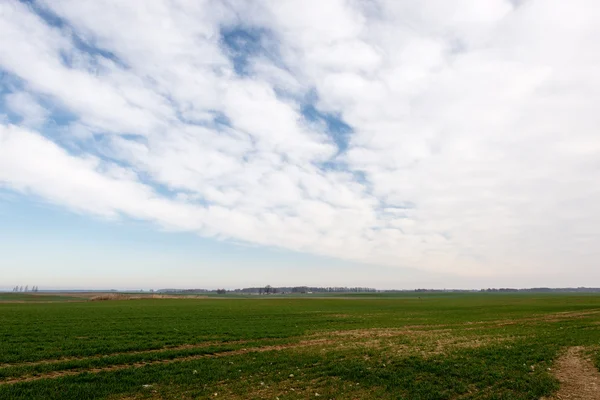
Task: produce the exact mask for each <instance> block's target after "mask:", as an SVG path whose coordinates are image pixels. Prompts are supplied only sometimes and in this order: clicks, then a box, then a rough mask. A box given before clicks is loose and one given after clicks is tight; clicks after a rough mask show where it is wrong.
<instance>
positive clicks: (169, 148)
mask: <svg viewBox="0 0 600 400" xmlns="http://www.w3.org/2000/svg"><path fill="white" fill-rule="evenodd" d="M40 7H45V8H47V9H48V10H50V11H51V12H52V13H56V15H58V16H59V17H60V18H62V19H64V21H65V22H66V25H64V26H62V27H57V26H52V25H50V24H49V23H48V21H45V20H44V19H43V18H41V17H39V16H38V15H36V14H35V13H34V12H33V10H32V9H31V8H30V7H28V6H26V5H24V4H21V3H17V2H4V3H3V4H1V5H0V68H2V69H3V70H5V71H6V72H8V73H10V74H11V75H12V76H15V77H16V78H18V79H19V80H20V81H21V82H22V83H23V87H24V88H25V89H20V90H21V91H19V92H18V93H13V94H8V95H6V96H5V104H7V105H8V107H9V108H10V110H12V111H13V112H14V113H17V114H20V115H22V116H23V122H21V123H19V124H20V126H14V125H8V124H5V125H4V126H3V127H2V131H1V134H0V138H2V141H1V142H0V184H3V185H4V186H7V187H10V188H12V189H13V190H17V191H26V192H31V193H34V194H36V195H38V196H42V197H43V198H46V199H48V200H49V201H52V202H55V203H58V204H62V205H64V206H67V207H69V208H71V209H74V210H77V211H79V212H89V213H93V214H97V215H102V216H107V217H116V216H118V215H121V214H123V215H128V216H131V217H134V218H140V219H144V220H150V221H154V222H156V223H157V224H158V225H160V226H162V227H165V228H168V229H180V230H189V231H193V232H197V233H199V234H201V235H212V236H219V237H223V238H227V239H233V240H241V241H245V242H249V243H255V244H260V245H267V246H279V247H284V248H289V249H294V250H298V251H302V252H310V253H315V254H323V255H328V256H333V257H337V258H342V259H348V260H355V261H364V262H367V263H371V264H381V265H388V266H405V267H415V268H421V269H424V270H429V271H443V272H452V273H460V274H463V275H472V276H475V275H485V276H511V275H514V276H518V275H519V274H521V273H527V274H531V273H535V272H538V271H539V272H541V271H547V272H548V273H553V274H560V273H564V274H567V273H568V272H567V271H572V270H573V268H575V269H576V270H577V271H580V272H585V271H586V269H589V268H593V267H594V262H595V260H596V259H597V256H598V252H597V250H596V247H594V243H595V241H597V240H598V239H600V230H598V228H597V227H598V226H600V225H599V223H600V189H599V188H598V185H597V184H596V182H597V181H598V178H600V163H598V161H597V160H598V159H599V158H598V157H599V156H600V145H599V143H600V137H599V135H598V133H597V127H598V126H599V122H600V120H599V119H598V113H597V111H596V110H595V105H596V104H598V103H597V101H598V100H599V97H600V72H598V71H600V69H599V68H598V67H600V55H598V53H597V52H596V51H594V50H595V43H597V41H598V39H600V28H599V26H600V25H598V24H597V22H598V21H599V20H600V7H599V6H597V5H596V4H595V3H594V2H591V1H576V2H569V3H565V2H558V1H550V2H542V1H536V0H531V1H528V2H525V3H523V4H521V5H519V7H516V6H515V5H514V4H513V3H512V2H509V1H504V0H488V1H477V2H474V1H466V0H465V1H459V2H451V3H449V2H447V1H442V0H440V1H433V2H427V3H422V2H421V3H415V2H408V1H384V0H382V1H370V2H357V1H341V0H340V1H327V2H315V3H314V4H308V3H306V2H302V4H300V3H299V2H295V1H255V2H219V1H212V0H211V1H209V0H206V1H202V2H196V1H189V2H187V1H183V0H182V1H166V0H165V1H153V2H139V3H138V2H134V1H131V2H125V3H124V2H110V1H104V2H81V1H71V0H60V1H58V0H56V1H51V2H41V3H40ZM224 26H226V27H228V28H233V27H236V26H237V27H239V28H240V29H248V28H253V29H255V30H257V31H258V32H261V33H260V34H262V35H267V36H268V40H267V39H265V41H264V43H268V47H269V48H268V49H267V50H265V51H264V52H262V53H261V51H260V49H259V50H258V51H257V52H256V53H252V52H250V51H249V52H248V53H247V54H244V53H243V52H242V54H241V55H240V57H244V58H245V59H244V60H242V61H243V62H245V63H247V66H248V68H247V71H248V75H244V76H239V75H238V74H237V73H236V68H235V65H234V63H235V62H241V61H240V60H231V59H230V58H229V55H230V54H231V51H230V50H228V49H227V48H226V44H225V43H224V42H223V40H222V38H221V35H220V29H221V28H222V27H224ZM81 43H86V46H88V47H86V48H84V47H83V46H82V45H81ZM264 43H263V42H261V44H259V46H260V45H263V44H264ZM92 48H97V49H99V50H97V51H91V52H90V51H89V49H92ZM86 49H87V50H86ZM9 89H10V88H9ZM11 90H12V89H11ZM28 92H29V93H28ZM38 94H41V95H43V96H45V97H44V98H45V99H49V101H50V102H52V103H53V106H54V107H53V110H54V111H52V112H56V110H65V111H68V113H70V114H72V115H73V116H74V117H75V118H74V119H73V120H69V121H65V122H64V123H63V124H62V125H63V126H62V127H63V128H64V129H65V130H66V131H67V132H68V133H69V136H68V137H67V138H65V137H62V138H61V141H60V142H59V141H56V142H53V141H52V139H48V138H47V137H50V138H51V135H47V134H46V136H47V137H46V138H45V137H43V136H42V135H41V134H45V133H46V132H44V131H43V128H42V127H41V126H42V121H44V120H45V118H46V117H48V116H49V114H48V113H49V112H48V111H45V109H43V108H41V106H39V104H38V103H36V102H35V98H36V96H37V95H38ZM311 98H314V99H315V101H316V103H315V106H316V107H317V108H318V109H319V110H320V111H321V112H323V113H332V114H335V115H339V116H340V117H341V118H343V120H344V121H345V122H346V123H347V124H348V125H349V126H350V127H351V129H352V132H351V133H349V134H347V137H346V139H345V140H347V141H348V148H347V149H344V148H338V147H337V145H336V144H335V140H333V138H332V136H335V135H336V132H335V129H334V130H333V131H328V129H327V128H326V126H325V125H324V124H322V123H318V122H311V121H308V120H307V119H306V118H304V116H303V115H302V106H303V104H302V102H303V101H306V99H311ZM59 124H60V123H59ZM35 129H38V130H39V131H38V132H37V133H36V132H35ZM82 132H88V133H92V132H93V133H95V134H96V135H99V136H100V137H103V138H104V139H103V140H101V141H100V142H90V140H89V137H90V135H89V134H82ZM131 135H134V136H135V138H132V136H131ZM65 142H70V145H71V146H75V147H77V148H78V149H80V151H82V152H83V154H79V155H73V154H69V153H68V152H67V151H66V150H65V149H63V148H61V147H60V144H63V145H64V143H65ZM100 156H102V157H103V158H99V157H100ZM40 160H43V164H41V163H40ZM109 160H112V161H109ZM117 163H118V164H119V165H120V166H118V167H117V166H116V165H117ZM58 177H60V179H58ZM574 265H575V266H574ZM515 279H516V278H515Z"/></svg>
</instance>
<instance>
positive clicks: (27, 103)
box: [4, 92, 49, 127]
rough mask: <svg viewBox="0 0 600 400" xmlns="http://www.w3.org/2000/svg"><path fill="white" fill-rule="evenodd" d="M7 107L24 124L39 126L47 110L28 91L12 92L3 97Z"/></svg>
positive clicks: (43, 120) (44, 120)
mask: <svg viewBox="0 0 600 400" xmlns="http://www.w3.org/2000/svg"><path fill="white" fill-rule="evenodd" d="M4 100H5V102H6V106H7V108H8V109H9V110H10V111H11V112H13V113H15V114H16V115H18V116H19V117H20V118H21V124H22V125H24V126H32V127H39V126H41V125H43V124H44V122H46V119H47V118H48V115H49V112H48V110H46V109H45V108H44V107H42V106H41V105H40V104H39V102H38V101H37V100H36V99H35V98H34V97H33V96H32V95H30V94H29V93H26V92H14V93H10V94H8V95H6V96H5V97H4Z"/></svg>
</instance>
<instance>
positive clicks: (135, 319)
mask: <svg viewBox="0 0 600 400" xmlns="http://www.w3.org/2000/svg"><path fill="white" fill-rule="evenodd" d="M52 297H54V296H52ZM42 301H44V300H42ZM0 321H2V324H0V399H104V398H105V399H138V398H139V399H146V398H148V399H158V398H161V399H171V398H172V399H175V398H177V399H182V398H184V399H194V398H239V399H247V398H256V399H261V398H271V399H275V398H279V399H300V398H302V399H304V398H313V397H315V398H317V397H321V398H327V399H329V398H336V399H344V398H347V399H354V398H374V399H375V398H377V399H379V398H381V399H539V398H540V397H541V396H548V395H551V394H552V393H553V392H554V391H555V390H556V389H557V388H558V382H557V381H556V379H555V378H554V377H553V376H552V375H551V372H550V371H548V368H551V366H552V361H553V360H555V359H556V358H557V357H558V355H559V354H560V352H561V351H562V350H563V349H564V348H566V347H568V346H575V345H577V346H585V347H587V348H589V349H590V351H593V352H594V354H595V355H596V358H595V360H596V362H597V364H598V365H600V352H599V351H598V348H599V347H598V345H600V296H597V295H586V294H577V295H574V294H506V293H486V294H479V293H464V294H441V295H440V294H436V295H427V294H420V295H415V296H407V295H404V294H403V295H396V296H392V295H388V294H386V295H376V294H364V295H360V296H356V297H353V298H340V297H338V296H330V297H327V298H316V297H315V298H299V297H276V298H264V297H261V298H252V299H240V298H237V299H232V298H224V299H223V298H222V299H213V298H208V299H148V300H145V299H141V300H123V301H104V302H53V303H39V302H31V301H23V302H19V303H0ZM215 393H216V395H215ZM317 394H318V396H317Z"/></svg>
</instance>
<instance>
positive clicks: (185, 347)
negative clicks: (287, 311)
mask: <svg viewBox="0 0 600 400" xmlns="http://www.w3.org/2000/svg"><path fill="white" fill-rule="evenodd" d="M263 340H264V339H256V340H252V342H261V341H263ZM248 342H251V341H250V340H233V341H230V342H203V343H197V344H182V345H179V346H172V347H161V348H158V349H150V350H132V351H121V352H116V353H106V354H98V355H94V356H88V357H63V358H56V359H51V360H40V361H28V362H22V363H14V364H0V368H11V367H32V366H36V365H46V364H58V363H62V362H68V361H84V360H96V359H99V358H104V357H116V356H125V355H136V354H153V353H162V352H165V351H177V350H188V349H202V348H204V347H210V346H227V345H236V344H244V343H248Z"/></svg>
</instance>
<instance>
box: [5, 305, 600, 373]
mask: <svg viewBox="0 0 600 400" xmlns="http://www.w3.org/2000/svg"><path fill="white" fill-rule="evenodd" d="M599 313H600V310H598V309H592V310H586V311H566V312H558V313H552V314H544V315H539V316H534V317H525V318H515V319H504V320H492V321H478V322H467V323H463V324H440V325H406V326H403V327H399V328H371V329H355V330H344V331H331V332H320V333H315V334H313V335H311V337H313V338H317V337H327V336H350V337H373V336H377V337H381V336H399V335H402V334H415V333H418V334H427V333H433V332H435V333H439V332H442V331H447V332H451V331H452V328H457V327H464V326H465V325H476V326H478V327H479V326H482V327H486V326H504V325H514V324H518V323H522V322H536V321H543V322H559V321H562V320H567V319H573V318H584V317H587V316H590V315H594V314H599ZM297 338H298V337H292V338H289V339H291V340H293V339H297ZM263 340H268V339H255V340H236V341H230V342H215V341H213V342H204V343H197V344H183V345H179V346H173V347H162V348H158V349H150V350H133V351H124V352H115V353H106V354H98V355H94V356H88V357H77V356H76V357H63V358H57V359H48V360H40V361H27V362H20V363H7V364H0V368H10V367H24V366H36V365H46V364H55V363H61V362H68V361H83V360H94V359H98V358H103V357H113V356H121V355H135V354H153V353H160V352H163V351H177V350H186V349H200V348H204V347H209V346H225V345H236V344H244V343H248V342H261V341H263Z"/></svg>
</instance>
